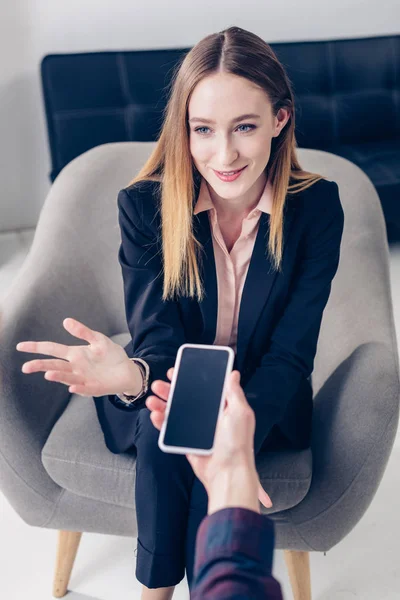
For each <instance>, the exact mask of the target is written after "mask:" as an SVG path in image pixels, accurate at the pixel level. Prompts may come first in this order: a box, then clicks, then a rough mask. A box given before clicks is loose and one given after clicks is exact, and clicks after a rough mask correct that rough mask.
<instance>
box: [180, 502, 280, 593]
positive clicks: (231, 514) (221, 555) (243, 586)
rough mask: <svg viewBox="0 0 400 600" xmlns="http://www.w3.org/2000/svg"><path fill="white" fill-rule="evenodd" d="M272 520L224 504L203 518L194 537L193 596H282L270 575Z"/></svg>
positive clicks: (272, 540) (276, 583)
mask: <svg viewBox="0 0 400 600" xmlns="http://www.w3.org/2000/svg"><path fill="white" fill-rule="evenodd" d="M274 541H275V535H274V524H273V522H272V520H271V519H269V518H268V517H267V516H266V515H260V514H258V513H256V512H254V511H252V510H249V509H247V508H239V507H233V508H224V509H222V510H219V511H217V512H215V513H213V514H212V515H209V516H207V517H205V518H204V519H203V521H202V522H201V524H200V527H199V530H198V533H197V540H196V558H195V565H194V576H193V582H192V586H191V595H190V597H191V599H192V600H200V599H201V600H211V599H214V598H215V599H218V600H223V599H227V598H229V599H231V600H233V599H236V600H239V599H240V598H252V599H253V600H257V598H263V600H282V598H283V597H282V591H281V586H280V584H279V582H278V581H276V579H274V577H273V576H272V572H271V571H272V562H273V552H274Z"/></svg>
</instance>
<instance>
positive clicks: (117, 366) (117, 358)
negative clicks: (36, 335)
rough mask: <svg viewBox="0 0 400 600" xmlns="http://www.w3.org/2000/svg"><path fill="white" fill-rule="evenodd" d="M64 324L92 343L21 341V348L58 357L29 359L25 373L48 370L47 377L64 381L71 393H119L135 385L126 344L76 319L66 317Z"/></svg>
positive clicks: (22, 350)
mask: <svg viewBox="0 0 400 600" xmlns="http://www.w3.org/2000/svg"><path fill="white" fill-rule="evenodd" d="M63 326H64V328H65V329H66V330H67V331H68V333H70V334H71V335H72V336H74V337H76V338H79V339H81V340H85V341H86V342H88V343H89V344H88V345H82V346H66V345H64V344H58V343H56V342H31V341H24V342H19V343H18V344H17V346H16V348H17V350H18V351H20V352H32V353H36V354H48V355H50V356H53V357H56V358H49V359H43V358H40V359H36V360H31V361H28V362H26V363H24V364H23V365H22V369H21V370H22V372H23V373H26V374H30V373H36V372H37V371H45V375H44V377H45V379H47V380H49V381H57V382H60V383H64V384H65V385H67V386H69V388H68V389H69V391H70V392H71V393H76V394H79V395H81V396H103V395H107V394H116V393H120V392H122V391H123V390H126V389H128V388H129V387H131V386H132V381H130V382H129V379H130V378H132V371H131V363H130V361H129V358H128V356H127V354H126V352H125V350H124V348H122V347H121V346H119V345H118V344H115V343H114V342H112V341H111V340H110V338H108V337H107V336H105V335H104V334H102V333H100V331H94V330H93V329H90V328H89V327H87V326H86V325H84V324H83V323H81V322H80V321H77V320H76V319H71V318H67V319H64V321H63Z"/></svg>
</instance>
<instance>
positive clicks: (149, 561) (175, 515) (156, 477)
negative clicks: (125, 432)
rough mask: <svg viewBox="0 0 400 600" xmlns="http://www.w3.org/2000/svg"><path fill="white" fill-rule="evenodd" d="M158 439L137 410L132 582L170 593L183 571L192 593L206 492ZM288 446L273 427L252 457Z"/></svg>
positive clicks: (183, 458) (145, 416) (143, 413)
mask: <svg viewBox="0 0 400 600" xmlns="http://www.w3.org/2000/svg"><path fill="white" fill-rule="evenodd" d="M158 436H159V431H158V429H156V428H155V427H154V425H153V423H152V422H151V420H150V411H149V409H148V408H144V409H142V410H140V411H139V415H138V419H137V422H136V431H135V446H136V451H137V459H136V484H135V501H136V516H137V527H138V542H137V563H136V578H137V579H138V581H139V582H140V583H142V584H144V585H145V586H146V587H148V588H159V587H169V586H174V585H177V584H178V583H179V582H180V581H181V580H182V579H183V578H184V576H185V569H186V575H187V579H188V584H189V587H190V585H191V582H192V578H193V567H194V558H195V556H194V554H195V546H196V535H197V530H198V527H199V525H200V523H201V521H202V520H203V518H204V517H205V516H206V514H207V504H208V498H207V492H206V490H205V488H204V486H203V484H202V483H201V482H200V480H199V479H198V478H197V477H196V475H195V474H194V472H193V469H192V467H191V466H190V463H189V462H188V460H187V458H186V456H184V455H180V454H167V453H165V452H162V451H161V450H160V449H159V447H158ZM286 442H287V440H286V438H284V437H283V436H282V434H281V433H280V430H279V429H277V428H276V427H274V428H273V429H272V430H271V431H270V433H269V435H268V436H267V437H266V439H265V440H264V443H263V444H262V446H261V448H260V449H255V450H256V454H257V453H258V451H259V450H263V451H265V450H272V449H274V450H275V449H278V448H281V447H282V448H283V447H285V445H286ZM267 492H268V490H267Z"/></svg>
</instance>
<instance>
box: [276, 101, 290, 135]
mask: <svg viewBox="0 0 400 600" xmlns="http://www.w3.org/2000/svg"><path fill="white" fill-rule="evenodd" d="M289 119H290V111H289V109H287V108H280V109H279V110H278V112H277V114H276V117H275V132H274V135H273V137H278V135H279V134H280V132H281V131H282V129H283V128H284V127H285V125H286V123H287V122H288V121H289Z"/></svg>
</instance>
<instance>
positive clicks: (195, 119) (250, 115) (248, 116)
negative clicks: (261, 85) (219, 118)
mask: <svg viewBox="0 0 400 600" xmlns="http://www.w3.org/2000/svg"><path fill="white" fill-rule="evenodd" d="M244 119H261V117H260V115H256V114H255V113H248V114H246V115H240V117H235V118H234V119H232V121H231V123H236V122H237V121H243V120H244ZM194 122H197V123H212V124H213V125H215V121H212V120H211V119H203V118H201V117H192V118H191V119H189V123H194Z"/></svg>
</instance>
